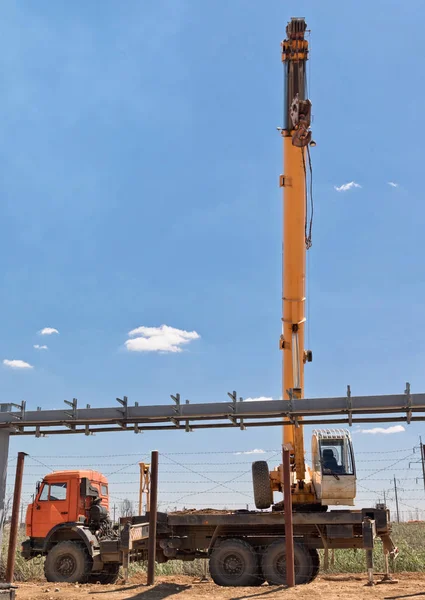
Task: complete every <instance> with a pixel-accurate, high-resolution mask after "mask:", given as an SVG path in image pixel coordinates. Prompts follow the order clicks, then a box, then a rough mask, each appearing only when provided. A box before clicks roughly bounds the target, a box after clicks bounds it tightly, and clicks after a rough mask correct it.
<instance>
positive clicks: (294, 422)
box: [286, 388, 300, 427]
mask: <svg viewBox="0 0 425 600" xmlns="http://www.w3.org/2000/svg"><path fill="white" fill-rule="evenodd" d="M286 393H287V394H288V399H289V400H288V404H289V411H288V412H287V413H286V417H287V418H288V419H289V421H290V422H291V423H292V425H295V427H299V426H300V424H299V422H298V418H297V417H294V416H293V415H292V412H293V411H294V405H293V404H292V400H293V398H294V390H293V389H292V388H291V389H289V390H286Z"/></svg>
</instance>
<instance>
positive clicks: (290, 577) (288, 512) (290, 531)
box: [282, 445, 295, 587]
mask: <svg viewBox="0 0 425 600" xmlns="http://www.w3.org/2000/svg"><path fill="white" fill-rule="evenodd" d="M282 466H283V494H284V497H283V506H284V512H285V545H286V585H287V586H288V587H294V586H295V564H294V528H293V525H292V495H291V494H292V492H291V459H290V450H289V447H288V446H285V445H283V447H282Z"/></svg>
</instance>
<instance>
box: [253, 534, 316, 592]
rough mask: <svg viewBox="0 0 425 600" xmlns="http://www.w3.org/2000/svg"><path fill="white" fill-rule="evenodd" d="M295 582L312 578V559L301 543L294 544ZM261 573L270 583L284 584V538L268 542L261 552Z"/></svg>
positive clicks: (297, 583)
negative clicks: (267, 545)
mask: <svg viewBox="0 0 425 600" xmlns="http://www.w3.org/2000/svg"><path fill="white" fill-rule="evenodd" d="M294 563H295V584H296V585H301V584H302V583H308V582H309V581H311V580H312V575H313V559H312V556H311V555H310V552H309V551H308V549H307V548H306V547H305V546H304V545H303V544H294ZM262 570H263V575H264V578H265V580H266V581H267V583H269V584H270V585H285V584H286V548H285V539H284V538H282V539H279V540H276V541H275V542H273V543H272V544H270V546H269V547H268V548H267V550H266V551H265V552H264V554H263V561H262Z"/></svg>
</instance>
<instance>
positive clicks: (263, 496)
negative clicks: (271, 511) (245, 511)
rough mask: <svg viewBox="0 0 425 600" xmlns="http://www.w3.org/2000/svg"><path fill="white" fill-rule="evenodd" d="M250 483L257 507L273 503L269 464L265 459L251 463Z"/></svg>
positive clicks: (267, 506)
mask: <svg viewBox="0 0 425 600" xmlns="http://www.w3.org/2000/svg"><path fill="white" fill-rule="evenodd" d="M252 484H253V486H254V502H255V506H256V507H257V508H259V509H264V508H270V506H271V505H272V504H273V492H272V487H271V485H270V475H269V466H268V464H267V462H266V461H265V460H257V461H255V462H253V463H252Z"/></svg>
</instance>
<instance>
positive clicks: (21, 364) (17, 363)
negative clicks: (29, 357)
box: [3, 358, 34, 369]
mask: <svg viewBox="0 0 425 600" xmlns="http://www.w3.org/2000/svg"><path fill="white" fill-rule="evenodd" d="M3 364H4V365H5V366H6V367H9V368H10V369H33V368H34V367H33V366H32V365H30V364H29V363H27V362H25V361H23V360H8V359H7V358H5V359H4V361H3Z"/></svg>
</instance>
